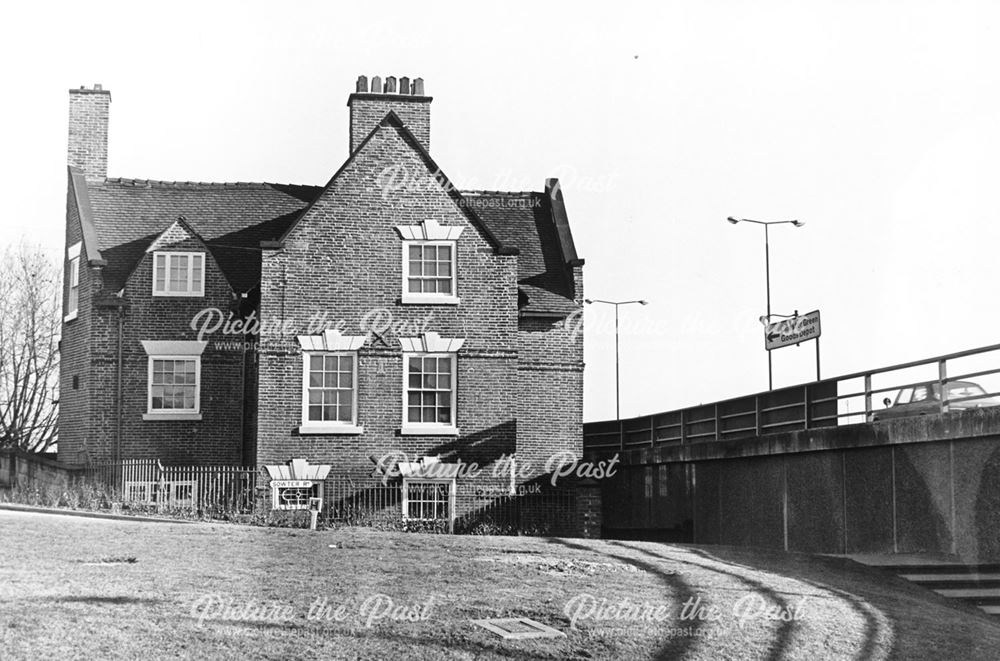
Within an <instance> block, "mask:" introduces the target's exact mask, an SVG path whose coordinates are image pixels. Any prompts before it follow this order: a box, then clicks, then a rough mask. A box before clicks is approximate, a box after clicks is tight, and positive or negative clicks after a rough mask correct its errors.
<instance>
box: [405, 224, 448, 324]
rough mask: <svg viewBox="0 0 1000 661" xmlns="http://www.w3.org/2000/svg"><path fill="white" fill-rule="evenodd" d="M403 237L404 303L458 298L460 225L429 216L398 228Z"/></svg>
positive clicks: (445, 302)
mask: <svg viewBox="0 0 1000 661" xmlns="http://www.w3.org/2000/svg"><path fill="white" fill-rule="evenodd" d="M396 231H397V232H399V235H400V237H401V238H402V239H403V293H402V296H401V297H400V300H401V301H402V302H403V303H431V304H434V303H438V304H441V303H444V304H451V305H455V304H457V303H458V302H459V299H458V274H457V271H458V255H457V253H458V238H459V237H460V236H461V234H462V228H461V227H455V226H448V225H440V224H438V222H437V221H435V220H434V219H427V220H425V221H423V222H421V223H420V224H419V225H399V226H397V227H396Z"/></svg>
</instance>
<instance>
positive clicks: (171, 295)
mask: <svg viewBox="0 0 1000 661" xmlns="http://www.w3.org/2000/svg"><path fill="white" fill-rule="evenodd" d="M153 296H154V297H155V298H205V292H194V293H182V292H176V291H172V292H170V293H169V294H168V293H165V292H155V291H154V292H153Z"/></svg>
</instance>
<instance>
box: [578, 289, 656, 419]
mask: <svg viewBox="0 0 1000 661" xmlns="http://www.w3.org/2000/svg"><path fill="white" fill-rule="evenodd" d="M583 302H584V303H586V304H588V305H593V304H594V303H604V304H605V305H613V306H615V420H617V421H618V423H619V425H618V426H619V428H620V427H621V408H620V401H619V390H618V385H619V380H618V308H619V306H622V305H631V304H632V303H638V304H639V305H648V304H649V302H648V301H602V300H601V299H598V298H593V299H591V298H587V299H584V301H583Z"/></svg>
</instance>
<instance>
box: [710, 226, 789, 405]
mask: <svg viewBox="0 0 1000 661" xmlns="http://www.w3.org/2000/svg"><path fill="white" fill-rule="evenodd" d="M726 220H728V221H729V222H730V223H732V224H733V225H735V224H736V223H754V224H755V225H763V226H764V278H765V282H766V287H767V323H771V248H770V242H769V240H768V232H767V230H768V228H769V227H770V226H771V225H792V226H794V227H802V226H803V225H805V223H804V222H802V221H801V220H751V219H750V218H733V217H732V216H730V217H729V218H727V219H726ZM767 389H768V390H774V379H773V377H772V371H771V352H770V351H768V352H767Z"/></svg>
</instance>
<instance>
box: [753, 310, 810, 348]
mask: <svg viewBox="0 0 1000 661" xmlns="http://www.w3.org/2000/svg"><path fill="white" fill-rule="evenodd" d="M819 335H820V328H819V310H813V311H812V312H807V313H805V314H800V315H798V316H796V317H790V318H788V319H782V320H781V321H776V322H774V323H773V324H767V325H766V326H764V348H765V349H767V350H768V351H770V350H771V349H780V348H781V347H787V346H788V345H790V344H798V343H799V342H805V341H806V340H815V339H816V338H818V337H819Z"/></svg>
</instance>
